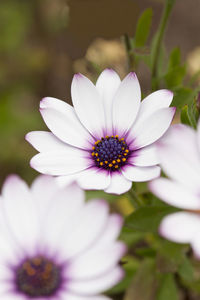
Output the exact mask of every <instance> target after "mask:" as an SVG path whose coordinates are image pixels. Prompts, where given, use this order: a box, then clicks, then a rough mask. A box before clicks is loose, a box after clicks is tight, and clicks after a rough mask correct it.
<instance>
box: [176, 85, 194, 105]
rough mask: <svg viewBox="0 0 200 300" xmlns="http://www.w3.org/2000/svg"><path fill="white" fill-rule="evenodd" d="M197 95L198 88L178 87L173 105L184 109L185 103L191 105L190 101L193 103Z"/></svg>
mask: <svg viewBox="0 0 200 300" xmlns="http://www.w3.org/2000/svg"><path fill="white" fill-rule="evenodd" d="M196 96H197V91H196V90H193V89H190V88H188V87H181V88H177V89H176V90H175V91H174V99H173V101H172V106H176V107H177V108H179V109H182V107H183V106H184V105H187V104H188V105H189V104H190V103H192V101H193V100H194V98H195V97H196Z"/></svg>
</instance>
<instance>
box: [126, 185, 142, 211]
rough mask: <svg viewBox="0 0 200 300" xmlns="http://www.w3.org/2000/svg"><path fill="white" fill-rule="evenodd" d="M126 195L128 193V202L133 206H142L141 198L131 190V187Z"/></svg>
mask: <svg viewBox="0 0 200 300" xmlns="http://www.w3.org/2000/svg"><path fill="white" fill-rule="evenodd" d="M128 195H129V199H130V202H131V204H132V205H133V207H134V208H139V207H140V206H143V201H142V199H140V198H139V196H138V195H137V193H136V192H135V191H134V190H133V188H132V189H131V190H130V191H129V192H128Z"/></svg>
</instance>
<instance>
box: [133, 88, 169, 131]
mask: <svg viewBox="0 0 200 300" xmlns="http://www.w3.org/2000/svg"><path fill="white" fill-rule="evenodd" d="M172 99H173V93H172V92H171V91H169V90H158V91H156V92H154V93H152V94H150V95H149V96H147V97H146V98H145V99H144V100H142V102H141V105H140V110H139V113H138V116H137V120H136V122H140V123H142V122H143V121H144V120H145V119H146V118H147V117H149V116H150V115H151V114H152V113H154V112H156V111H157V110H159V109H161V108H165V107H169V106H170V104H171V102H172ZM137 125H138V124H137Z"/></svg>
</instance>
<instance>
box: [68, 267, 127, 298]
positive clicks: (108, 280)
mask: <svg viewBox="0 0 200 300" xmlns="http://www.w3.org/2000/svg"><path fill="white" fill-rule="evenodd" d="M123 276H124V272H123V270H122V269H121V268H120V267H116V268H114V269H113V270H111V271H109V272H107V273H105V274H104V275H103V276H101V277H97V278H93V279H91V280H88V281H85V280H84V281H77V280H73V281H69V282H68V283H67V288H68V289H69V290H70V291H71V292H74V293H77V294H81V295H93V294H96V293H101V292H103V291H106V290H108V289H110V288H111V287H113V286H114V285H115V284H117V283H118V282H119V281H120V280H121V279H122V278H123Z"/></svg>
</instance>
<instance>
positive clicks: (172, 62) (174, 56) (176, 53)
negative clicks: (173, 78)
mask: <svg viewBox="0 0 200 300" xmlns="http://www.w3.org/2000/svg"><path fill="white" fill-rule="evenodd" d="M180 65H181V51H180V49H179V48H178V47H177V48H174V49H173V50H172V52H171V53H170V57H169V63H168V71H171V70H173V69H174V68H175V67H177V66H180Z"/></svg>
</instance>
